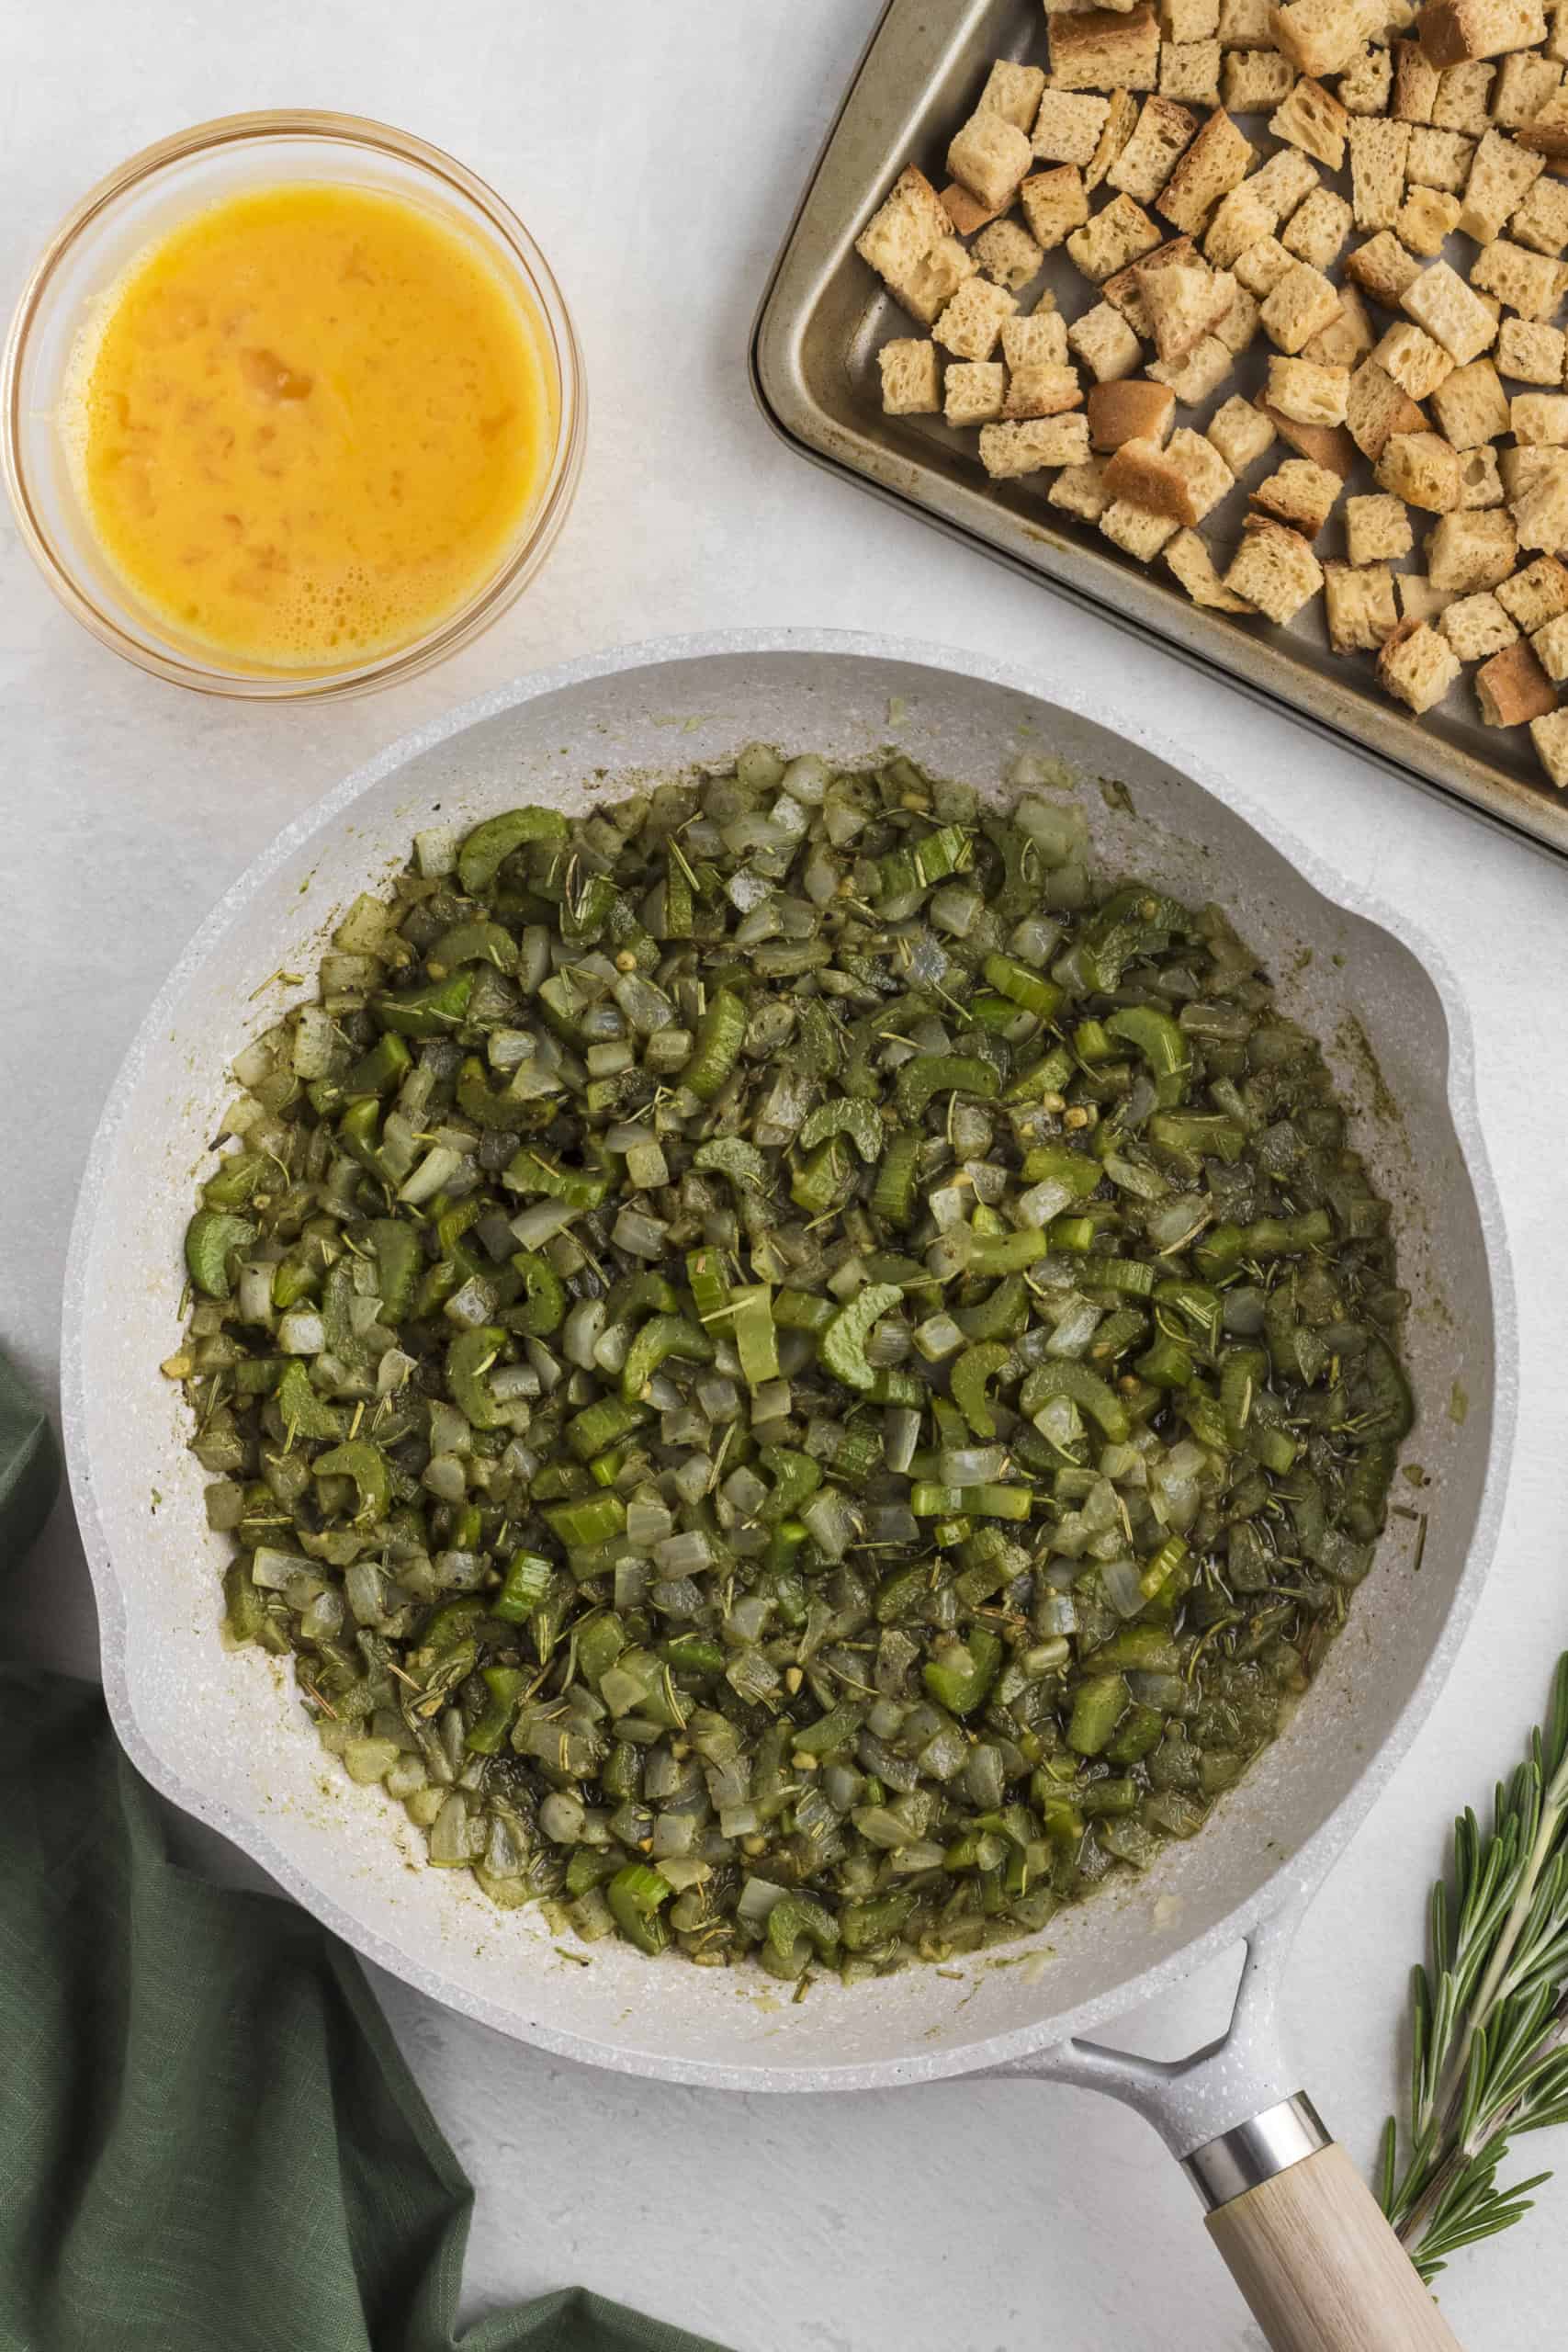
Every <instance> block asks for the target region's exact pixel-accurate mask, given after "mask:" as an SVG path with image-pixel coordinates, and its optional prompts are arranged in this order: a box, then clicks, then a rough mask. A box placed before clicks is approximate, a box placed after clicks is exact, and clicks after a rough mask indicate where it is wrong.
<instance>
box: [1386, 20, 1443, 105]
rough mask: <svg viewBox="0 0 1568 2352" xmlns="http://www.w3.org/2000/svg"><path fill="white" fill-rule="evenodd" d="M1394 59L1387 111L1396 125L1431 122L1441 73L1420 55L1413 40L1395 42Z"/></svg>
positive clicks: (1418, 47)
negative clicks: (1391, 98)
mask: <svg viewBox="0 0 1568 2352" xmlns="http://www.w3.org/2000/svg"><path fill="white" fill-rule="evenodd" d="M1392 54H1393V106H1392V107H1391V108H1390V112H1391V113H1392V114H1393V116H1394V118H1395V119H1396V120H1397V121H1399V122H1430V121H1431V119H1432V108H1433V106H1434V105H1435V104H1436V102H1437V96H1438V83H1439V82H1440V81H1441V80H1442V71H1441V68H1440V67H1438V66H1436V65H1434V64H1433V63H1432V62H1431V61H1430V60H1429V59H1428V58H1426V57H1423V56H1422V54H1421V44H1420V42H1419V41H1415V40H1396V41H1394V42H1393V45H1392Z"/></svg>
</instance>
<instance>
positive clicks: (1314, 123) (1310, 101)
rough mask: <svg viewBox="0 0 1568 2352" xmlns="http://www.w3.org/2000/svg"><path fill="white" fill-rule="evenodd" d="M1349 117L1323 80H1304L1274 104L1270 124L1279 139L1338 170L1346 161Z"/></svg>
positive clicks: (1331, 168) (1332, 169) (1334, 170)
mask: <svg viewBox="0 0 1568 2352" xmlns="http://www.w3.org/2000/svg"><path fill="white" fill-rule="evenodd" d="M1349 120H1350V118H1349V116H1348V114H1347V113H1346V111H1345V109H1344V107H1342V106H1341V105H1340V103H1339V101H1338V99H1337V97H1336V96H1334V93H1333V92H1332V91H1331V90H1325V88H1324V86H1323V85H1322V83H1321V82H1314V81H1310V80H1303V81H1300V82H1298V83H1297V84H1296V85H1295V86H1294V88H1293V89H1292V91H1291V94H1290V96H1289V97H1287V98H1286V99H1284V100H1283V102H1282V103H1281V104H1280V106H1278V107H1275V109H1274V112H1273V113H1272V114H1271V115H1270V116H1269V130H1271V131H1272V132H1273V133H1274V136H1275V138H1276V139H1284V140H1288V141H1289V142H1290V144H1291V145H1292V147H1300V148H1301V149H1302V150H1303V153H1306V154H1308V155H1314V156H1315V157H1316V158H1317V161H1318V162H1319V163H1320V164H1327V166H1328V168H1329V170H1330V171H1331V172H1337V170H1338V169H1339V167H1340V165H1341V164H1343V163H1344V161H1345V132H1346V129H1347V127H1348V123H1349Z"/></svg>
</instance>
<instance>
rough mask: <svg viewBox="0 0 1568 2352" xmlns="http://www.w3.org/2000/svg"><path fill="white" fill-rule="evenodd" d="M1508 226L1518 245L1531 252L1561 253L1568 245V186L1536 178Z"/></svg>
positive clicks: (1556, 180)
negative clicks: (1527, 247)
mask: <svg viewBox="0 0 1568 2352" xmlns="http://www.w3.org/2000/svg"><path fill="white" fill-rule="evenodd" d="M1543 161H1544V158H1543ZM1507 227H1508V234H1509V236H1510V237H1511V238H1512V239H1513V241H1514V243H1516V244H1517V245H1528V246H1529V249H1530V251H1531V252H1532V253H1538V254H1552V255H1553V256H1556V255H1557V254H1561V253H1562V248H1563V246H1564V245H1568V187H1564V185H1563V183H1562V181H1561V180H1559V179H1548V178H1542V179H1539V180H1537V182H1536V184H1535V186H1534V187H1532V188H1531V190H1530V192H1529V195H1528V196H1527V197H1526V198H1525V200H1524V202H1523V203H1522V204H1521V205H1520V207H1519V209H1518V210H1517V212H1516V213H1514V214H1513V216H1512V218H1511V219H1510V220H1509V221H1508V224H1507Z"/></svg>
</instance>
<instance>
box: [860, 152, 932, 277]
mask: <svg viewBox="0 0 1568 2352" xmlns="http://www.w3.org/2000/svg"><path fill="white" fill-rule="evenodd" d="M948 232H949V223H948V218H947V214H946V213H945V211H944V210H943V209H942V200H941V198H939V197H938V195H937V192H936V190H935V188H934V187H932V186H931V182H930V180H928V179H927V177H926V175H925V174H924V173H923V172H918V171H916V169H915V167H914V165H913V164H909V165H908V166H907V167H906V169H905V170H903V171H902V172H900V173H899V175H898V176H897V179H896V180H895V181H894V183H893V187H892V192H891V194H890V195H889V196H888V198H887V199H886V202H885V203H884V204H883V205H882V206H880V208H879V209H877V210H876V211H875V212H874V213H873V215H872V217H871V219H870V220H868V221H867V223H866V225H865V227H864V228H863V230H862V231H861V232H860V235H859V236H858V237H857V238H856V239H855V251H856V253H857V254H860V256H861V259H862V260H863V261H866V262H869V263H870V264H871V266H872V268H873V269H874V270H875V271H876V273H877V275H878V277H882V278H885V279H886V282H887V284H888V285H889V286H891V287H892V288H893V289H894V291H895V292H897V288H898V286H899V284H900V282H901V281H902V280H903V279H905V278H907V277H908V276H909V275H910V273H911V272H912V271H913V270H914V268H915V267H916V266H917V264H918V263H919V262H921V261H923V260H924V258H925V256H926V254H928V253H930V251H931V247H932V246H933V245H934V244H937V243H940V242H941V240H942V238H944V237H945V236H946V235H947V234H948Z"/></svg>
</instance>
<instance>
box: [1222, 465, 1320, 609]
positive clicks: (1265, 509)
mask: <svg viewBox="0 0 1568 2352" xmlns="http://www.w3.org/2000/svg"><path fill="white" fill-rule="evenodd" d="M1344 487H1345V485H1344V482H1343V481H1342V480H1341V479H1340V477H1339V475H1338V474H1337V473H1335V472H1333V471H1332V470H1331V469H1330V468H1328V467H1327V466H1318V465H1314V463H1313V461H1312V459H1311V458H1286V459H1285V462H1284V464H1283V465H1282V466H1279V467H1276V469H1275V470H1274V471H1273V472H1272V473H1271V474H1269V477H1268V478H1267V480H1266V481H1260V482H1259V483H1258V488H1257V489H1256V490H1255V491H1254V492H1252V503H1253V505H1254V506H1255V507H1257V508H1258V509H1259V510H1260V512H1262V513H1263V514H1265V515H1272V516H1273V517H1274V518H1275V520H1276V521H1278V522H1280V523H1288V524H1289V525H1290V526H1291V528H1292V530H1295V531H1300V532H1301V533H1302V534H1303V537H1306V538H1309V539H1315V538H1316V537H1317V535H1318V533H1319V532H1320V531H1321V530H1322V528H1323V526H1324V525H1325V523H1326V522H1327V520H1328V518H1329V515H1331V514H1332V513H1333V511H1334V506H1335V502H1336V501H1337V498H1338V496H1339V493H1340V492H1341V491H1342V490H1343V489H1344ZM1245 593H1246V592H1245V591H1243V594H1245Z"/></svg>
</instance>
